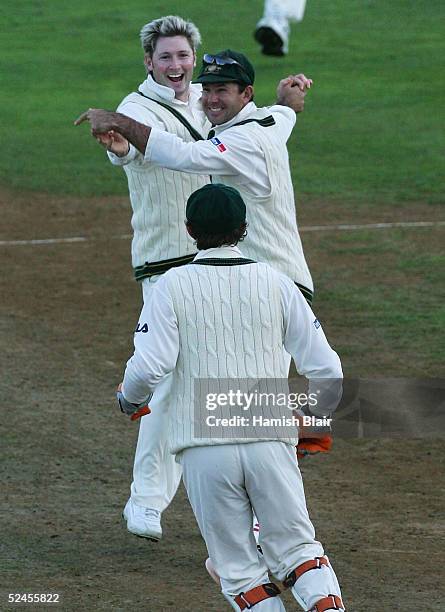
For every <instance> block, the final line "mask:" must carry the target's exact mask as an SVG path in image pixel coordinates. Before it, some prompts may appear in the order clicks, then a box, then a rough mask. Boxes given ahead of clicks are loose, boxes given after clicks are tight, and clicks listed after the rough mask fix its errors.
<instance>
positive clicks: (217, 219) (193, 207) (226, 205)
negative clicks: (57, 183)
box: [185, 183, 246, 235]
mask: <svg viewBox="0 0 445 612" xmlns="http://www.w3.org/2000/svg"><path fill="white" fill-rule="evenodd" d="M185 215H186V217H187V223H190V224H191V225H192V226H193V227H194V228H196V229H197V230H200V231H202V232H205V233H208V234H212V235H218V234H226V233H228V232H231V231H232V230H234V229H236V228H238V227H240V226H241V225H242V224H243V223H245V222H246V205H245V204H244V200H243V199H242V197H241V195H240V193H239V192H238V191H237V190H236V189H234V188H233V187H229V186H228V185H222V184H220V183H209V184H208V185H204V187H201V188H200V189H198V190H197V191H194V192H193V193H192V194H191V195H190V197H189V199H188V200H187V206H186V209H185Z"/></svg>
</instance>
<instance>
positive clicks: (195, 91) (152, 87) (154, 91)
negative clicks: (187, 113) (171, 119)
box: [139, 74, 202, 106]
mask: <svg viewBox="0 0 445 612" xmlns="http://www.w3.org/2000/svg"><path fill="white" fill-rule="evenodd" d="M139 91H140V92H142V93H143V94H145V95H146V96H149V97H155V98H158V99H159V100H161V102H167V103H168V104H175V105H177V106H189V105H196V104H198V101H199V99H200V98H201V93H202V86H201V85H200V84H199V83H190V87H189V99H188V100H187V102H183V101H182V100H178V99H176V98H175V92H174V91H173V89H171V88H170V87H167V86H166V85H160V84H159V83H157V82H156V81H155V80H154V78H153V77H152V76H151V74H149V75H148V76H147V78H146V79H145V81H143V83H141V84H140V85H139Z"/></svg>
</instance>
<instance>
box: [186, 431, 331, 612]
mask: <svg viewBox="0 0 445 612" xmlns="http://www.w3.org/2000/svg"><path fill="white" fill-rule="evenodd" d="M178 461H180V463H181V464H182V468H183V479H184V484H185V487H186V489H187V494H188V497H189V500H190V503H191V505H192V508H193V512H194V514H195V517H196V520H197V522H198V525H199V528H200V530H201V534H202V536H203V538H204V540H205V543H206V546H207V550H208V553H209V557H210V558H211V560H212V562H213V565H214V566H215V569H216V571H217V572H218V574H219V576H220V577H221V590H222V593H223V595H224V596H225V597H226V599H227V600H228V601H229V603H230V604H231V605H232V607H233V608H234V609H235V610H239V607H238V605H237V604H236V603H235V602H234V599H233V598H234V597H235V596H236V595H238V594H240V593H243V592H246V591H249V590H250V589H252V588H254V587H256V586H258V585H260V584H264V583H266V582H270V580H269V578H268V574H267V569H268V568H269V569H270V571H271V572H272V574H273V575H274V576H275V577H276V578H277V579H278V580H280V581H282V580H284V578H285V577H286V576H287V575H288V574H289V573H290V572H291V571H292V570H293V569H295V568H296V567H297V566H299V565H301V563H304V562H305V561H308V560H310V559H314V558H315V557H321V556H323V554H324V551H323V547H322V545H321V544H320V542H317V541H316V540H315V531H314V527H313V525H312V523H311V521H310V519H309V515H308V512H307V508H306V499H305V495H304V489H303V481H302V478H301V474H300V470H299V468H298V464H297V460H296V457H295V448H294V447H293V446H290V445H288V444H285V443H284V442H280V441H273V442H266V441H265V442H247V443H244V444H222V445H215V446H195V447H192V448H187V449H185V450H184V451H182V453H180V454H179V455H178ZM253 510H254V511H255V514H256V515H257V517H258V520H259V522H260V525H261V530H260V540H259V541H260V545H261V548H262V550H263V553H264V556H262V555H260V554H259V553H258V552H257V548H256V543H255V538H254V535H253V532H252V512H253ZM292 593H293V594H294V597H295V599H297V601H298V602H299V603H300V604H302V605H304V606H306V608H305V609H306V610H308V609H310V608H311V607H312V606H313V605H314V604H315V603H316V602H317V601H318V600H319V599H321V598H323V597H326V596H327V595H329V594H334V595H338V596H341V593H340V587H339V584H338V581H337V578H336V576H335V573H334V571H333V569H332V568H331V567H330V566H323V567H322V568H320V569H316V570H311V571H308V572H306V573H305V574H303V575H302V576H301V577H300V578H299V580H297V582H296V583H295V585H294V587H293V588H292ZM281 610H284V606H283V603H282V601H281V599H280V598H279V597H272V598H270V599H266V600H264V601H263V602H261V603H259V604H257V605H256V606H255V612H257V611H258V612H278V611H281Z"/></svg>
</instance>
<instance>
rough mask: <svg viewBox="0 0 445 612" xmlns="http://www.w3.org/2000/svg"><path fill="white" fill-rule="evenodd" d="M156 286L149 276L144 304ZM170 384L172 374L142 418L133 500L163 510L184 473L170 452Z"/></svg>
mask: <svg viewBox="0 0 445 612" xmlns="http://www.w3.org/2000/svg"><path fill="white" fill-rule="evenodd" d="M153 285H154V283H153V282H150V281H149V279H145V280H144V281H143V282H142V290H143V297H144V303H147V301H148V300H149V299H150V293H151V288H152V287H153ZM135 341H136V342H137V338H136V340H135ZM170 384H171V375H168V376H166V377H165V378H164V379H163V380H162V381H161V382H160V383H159V385H158V386H157V388H156V391H155V393H154V395H153V397H152V399H151V401H150V408H151V414H148V415H146V416H144V417H142V418H141V419H140V425H139V436H138V442H137V446H136V453H135V458H134V466H133V482H132V484H131V499H132V500H133V502H134V503H135V504H137V505H138V506H144V507H146V508H154V509H156V510H159V511H160V512H162V511H163V510H165V508H167V506H168V505H169V504H170V502H171V501H172V499H173V497H174V496H175V493H176V490H177V488H178V485H179V483H180V480H181V473H182V469H181V466H180V465H179V464H178V463H177V462H176V461H175V457H174V455H172V454H171V453H169V451H168V439H167V436H168V415H167V409H168V399H169V397H168V396H169V391H170Z"/></svg>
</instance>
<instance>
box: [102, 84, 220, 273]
mask: <svg viewBox="0 0 445 612" xmlns="http://www.w3.org/2000/svg"><path fill="white" fill-rule="evenodd" d="M139 91H141V92H142V93H143V94H144V95H145V96H149V97H150V98H154V99H156V100H159V101H160V102H163V103H164V104H169V105H170V106H171V107H173V108H175V110H177V111H179V112H180V113H181V114H182V115H183V116H184V117H185V118H186V119H187V121H188V122H189V123H190V124H191V125H192V127H194V128H195V130H197V132H199V133H200V134H201V135H202V136H203V137H204V138H205V137H206V132H207V131H208V128H209V125H208V121H207V119H206V118H205V115H204V114H203V112H202V110H201V108H200V104H199V98H200V87H196V86H191V88H190V98H189V102H188V103H184V102H180V101H177V100H176V99H175V98H174V94H173V98H172V93H173V92H172V90H171V89H170V88H168V87H164V86H162V85H159V84H158V83H156V82H155V81H154V80H153V78H152V77H151V76H149V77H148V78H147V80H146V81H144V83H142V84H141V85H140V87H139ZM117 111H118V112H122V113H123V114H125V115H127V116H130V117H131V118H133V119H136V120H137V121H139V122H140V123H144V124H145V125H150V126H151V125H156V127H157V129H161V130H165V131H167V132H169V133H171V134H174V135H176V136H179V137H180V138H181V139H183V140H184V141H185V142H194V139H193V137H192V136H191V135H190V133H189V131H188V130H187V129H186V128H185V127H184V126H183V125H182V123H180V121H179V120H178V119H177V118H176V117H174V116H173V115H172V114H171V113H170V111H168V110H167V109H165V108H163V107H162V106H160V105H159V104H157V103H156V102H153V101H152V100H149V99H147V98H146V97H143V96H142V95H140V94H138V93H136V92H134V93H131V94H129V95H128V96H127V97H126V98H124V100H122V102H121V103H120V105H119V106H118V108H117ZM109 158H110V160H111V162H112V163H113V164H115V165H121V166H123V168H124V171H125V173H126V175H127V180H128V189H129V193H130V201H131V206H132V209H133V215H132V219H131V225H132V227H133V231H134V236H133V241H132V246H131V253H132V263H133V267H134V268H136V267H138V266H142V265H143V264H145V263H146V262H150V263H151V262H158V261H162V260H165V259H171V258H176V257H182V256H184V255H189V254H192V253H196V247H195V245H194V244H193V240H192V239H191V238H190V237H189V236H188V235H187V233H186V232H184V218H185V204H186V202H187V199H188V197H189V195H190V194H191V193H192V192H193V191H196V189H199V188H200V187H202V186H203V185H205V184H207V183H209V182H210V177H209V175H208V174H203V175H190V174H186V173H185V172H174V171H172V170H167V169H166V168H161V167H159V166H157V165H156V164H152V163H149V162H147V161H144V157H143V156H142V155H141V154H140V153H139V152H138V151H137V150H136V149H135V148H134V147H133V146H131V147H130V151H129V154H128V155H127V156H125V157H123V158H119V157H117V156H116V155H113V154H109Z"/></svg>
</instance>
